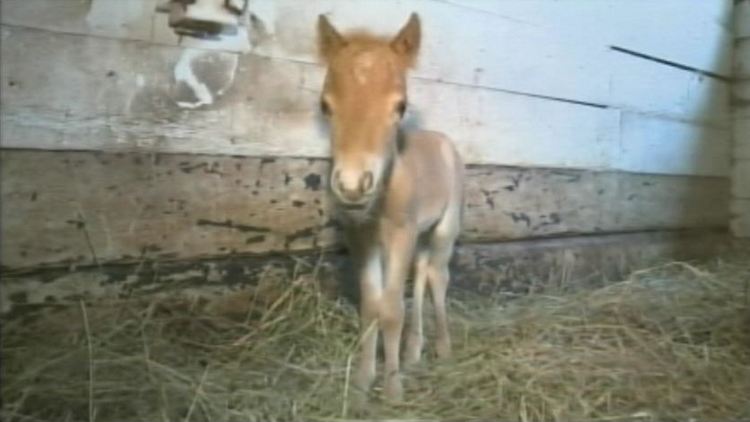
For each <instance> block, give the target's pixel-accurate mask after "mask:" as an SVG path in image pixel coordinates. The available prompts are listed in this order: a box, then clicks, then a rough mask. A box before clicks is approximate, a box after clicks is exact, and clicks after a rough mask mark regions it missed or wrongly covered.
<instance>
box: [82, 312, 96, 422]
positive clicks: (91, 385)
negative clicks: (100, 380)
mask: <svg viewBox="0 0 750 422" xmlns="http://www.w3.org/2000/svg"><path fill="white" fill-rule="evenodd" d="M79 303H80V305H81V314H82V315H83V328H84V330H85V332H86V346H87V348H88V353H89V359H88V360H89V388H88V393H89V422H94V345H93V344H92V342H91V328H89V317H88V314H87V313H86V304H85V303H84V302H83V300H81V301H79Z"/></svg>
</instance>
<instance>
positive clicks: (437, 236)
mask: <svg viewBox="0 0 750 422" xmlns="http://www.w3.org/2000/svg"><path fill="white" fill-rule="evenodd" d="M420 38H421V29H420V23H419V18H418V16H417V15H416V14H412V15H411V18H410V19H409V21H408V23H407V24H406V25H405V26H404V27H403V28H402V29H401V31H400V32H399V33H398V35H396V37H395V38H393V39H392V40H388V39H384V38H380V37H375V36H372V35H368V34H365V33H354V34H349V35H346V36H343V35H341V34H340V33H339V32H338V31H337V30H336V29H335V28H334V27H333V26H332V25H331V23H330V22H329V21H328V19H327V18H326V17H325V16H323V15H320V17H319V21H318V43H319V45H318V47H319V52H320V55H321V57H322V59H323V61H324V62H325V64H326V65H327V67H328V71H327V74H326V79H325V83H324V87H323V93H322V96H321V109H322V112H323V114H325V115H326V116H327V118H328V120H329V123H330V129H331V153H332V158H333V165H332V169H331V176H330V181H331V183H330V185H331V186H330V187H331V192H332V194H333V198H334V202H335V204H336V209H337V211H338V212H339V214H340V217H341V220H342V221H343V223H344V226H345V232H346V240H347V243H348V246H349V250H350V253H351V255H352V258H353V260H354V264H355V268H356V269H357V271H358V274H357V275H358V277H359V280H360V318H361V321H360V324H361V330H362V343H361V344H362V349H361V351H360V357H359V362H358V368H357V370H356V372H355V374H354V383H355V385H356V386H358V387H359V388H361V389H362V390H365V391H366V390H368V389H369V387H370V385H371V384H372V381H373V380H374V378H375V360H376V351H377V342H378V334H379V330H380V331H382V332H383V340H384V350H385V396H386V398H389V399H396V400H397V399H400V397H401V394H402V386H401V378H400V376H399V349H400V342H401V332H402V329H403V326H404V299H403V297H404V283H405V280H406V278H407V276H408V274H409V269H410V266H411V265H414V271H415V273H414V274H415V281H414V306H413V313H412V316H411V318H412V319H411V324H410V331H409V333H408V338H407V342H406V349H405V356H404V359H405V360H406V362H407V363H416V362H417V361H419V359H420V356H421V353H422V344H423V335H422V302H423V297H424V291H425V287H426V286H427V285H429V286H430V290H431V291H432V298H433V301H434V307H435V313H436V320H437V342H436V347H437V353H438V356H439V357H448V356H449V355H450V349H451V345H450V336H449V333H448V324H447V315H446V308H445V295H446V290H447V288H448V281H449V274H448V261H449V259H450V257H451V254H452V252H453V245H454V243H455V240H456V237H457V236H458V233H459V231H460V225H461V217H462V214H463V212H462V210H463V206H462V204H463V173H464V167H463V162H462V161H461V157H460V156H459V154H458V152H457V151H456V149H455V148H454V146H453V144H452V143H451V142H450V140H449V139H448V138H447V137H445V136H444V135H442V134H440V133H437V132H426V131H415V132H412V133H403V132H402V131H401V130H400V128H399V123H400V121H401V119H402V117H403V115H404V112H405V110H406V104H407V101H406V72H407V69H409V68H410V67H412V66H413V65H414V63H415V60H416V56H417V53H418V51H419V45H420Z"/></svg>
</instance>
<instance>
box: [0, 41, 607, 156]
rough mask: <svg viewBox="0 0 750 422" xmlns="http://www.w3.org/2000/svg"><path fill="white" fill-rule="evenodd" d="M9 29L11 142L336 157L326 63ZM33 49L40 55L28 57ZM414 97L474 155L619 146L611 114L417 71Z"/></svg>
mask: <svg viewBox="0 0 750 422" xmlns="http://www.w3.org/2000/svg"><path fill="white" fill-rule="evenodd" d="M9 32H10V35H9V38H8V39H9V42H7V43H3V47H2V48H3V51H2V52H3V56H4V57H8V58H10V59H11V60H9V65H8V66H7V70H6V72H4V73H3V85H13V86H12V87H11V89H8V90H3V92H2V96H3V102H4V110H3V114H2V119H3V121H2V123H3V126H4V127H5V128H6V133H5V134H4V136H3V139H2V144H3V146H5V147H15V148H29V147H33V148H48V149H102V150H133V149H142V148H148V149H149V150H153V151H165V152H194V153H214V154H243V155H294V156H311V157H324V156H327V155H328V151H327V148H328V141H327V140H326V138H327V135H326V132H325V130H324V126H322V125H321V122H320V120H319V119H320V117H319V116H318V115H317V110H318V105H317V104H318V98H319V87H320V86H321V85H322V81H321V79H322V76H323V74H322V70H321V68H320V67H318V66H315V65H308V64H304V63H292V62H288V61H276V60H269V59H265V58H262V57H258V56H256V55H253V54H248V55H241V56H237V55H234V54H231V53H220V52H201V51H198V50H182V49H178V48H173V47H156V46H154V47H149V48H146V49H144V48H143V46H142V45H140V44H137V43H126V42H121V41H115V40H103V39H95V38H84V39H81V38H80V37H76V36H58V35H51V34H48V33H41V32H38V31H33V30H31V31H30V30H19V29H13V30H10V31H9ZM82 40H83V41H85V42H83V43H81V42H80V41H82ZM35 46H36V47H35ZM29 48H34V49H36V50H35V51H39V54H38V55H35V56H34V58H33V59H27V60H20V58H21V57H23V55H24V54H25V51H28V49H29ZM144 50H145V51H144ZM136 57H137V58H139V60H136ZM186 57H187V58H188V59H189V60H188V64H189V65H190V66H192V68H196V69H204V70H200V71H198V72H194V74H196V73H197V74H201V73H200V72H201V71H202V72H204V73H203V74H201V77H202V79H201V80H199V83H198V84H197V85H200V84H203V82H202V81H205V84H206V86H207V90H208V95H209V97H210V98H209V99H210V101H211V103H210V104H204V105H202V106H201V107H200V108H198V109H193V108H191V107H192V106H191V104H194V103H195V102H196V101H197V100H196V99H195V95H194V93H195V92H196V90H197V88H196V87H191V86H189V85H186V84H184V83H176V81H175V79H177V76H178V73H179V72H178V70H180V69H182V67H181V64H182V63H183V60H184V59H185V58H186ZM12 58H19V60H12ZM53 63H54V64H55V66H57V68H55V67H54V66H52V64H53ZM201 66H202V67H201ZM50 68H52V69H59V70H53V71H51V72H49V71H46V70H45V69H50ZM196 78H198V76H196ZM194 85H196V84H195V83H194ZM226 87H229V88H226ZM222 90H224V92H223V93H222V92H221V91H222ZM411 95H412V98H413V104H414V107H411V108H410V114H409V120H410V121H409V122H408V124H420V125H423V126H424V127H432V128H437V129H440V130H442V131H444V132H446V133H448V134H451V135H454V137H456V138H457V142H458V144H459V147H460V148H461V149H462V151H463V152H464V154H465V156H466V159H467V161H469V162H477V163H503V164H509V165H525V164H526V165H529V164H530V165H538V166H552V167H583V168H606V167H607V166H608V164H609V160H610V155H611V152H612V148H613V146H614V145H616V144H617V140H616V138H615V137H616V136H617V131H616V128H617V124H618V121H617V119H618V114H617V112H616V111H612V110H603V109H598V108H594V107H585V106H579V105H575V104H568V103H561V102H554V101H546V100H543V99H539V98H531V97H525V96H518V95H512V94H508V93H504V92H498V91H492V90H482V89H477V88H471V87H463V86H455V85H447V86H442V85H440V84H439V83H437V82H433V81H424V80H419V79H417V80H414V81H413V83H412V86H411ZM73 98H76V100H75V101H73V100H72V99H73ZM79 98H80V100H78V99H79ZM191 101H192V103H191ZM207 101H208V100H206V102H207ZM180 104H186V106H183V107H180ZM540 122H543V124H540Z"/></svg>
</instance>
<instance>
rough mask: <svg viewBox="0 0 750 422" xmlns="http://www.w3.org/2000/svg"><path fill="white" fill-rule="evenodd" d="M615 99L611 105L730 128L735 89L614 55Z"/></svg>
mask: <svg viewBox="0 0 750 422" xmlns="http://www.w3.org/2000/svg"><path fill="white" fill-rule="evenodd" d="M607 62H608V65H609V71H610V72H611V78H612V79H611V80H612V82H611V97H610V98H609V100H608V101H607V104H611V105H613V106H614V107H617V108H620V109H624V110H628V111H635V112H640V113H649V114H657V115H662V116H665V117H669V118H671V119H676V120H683V121H686V122H696V123H699V124H708V125H715V126H718V127H726V126H727V123H728V118H729V115H730V111H729V93H730V89H731V85H730V84H729V83H727V82H725V81H721V80H719V79H716V78H711V77H707V76H705V75H701V74H699V73H697V72H688V71H685V70H683V69H678V68H675V67H670V66H665V65H663V64H661V63H656V62H654V61H649V60H644V59H642V58H639V57H634V56H631V55H627V54H622V53H618V52H616V51H612V52H610V54H609V55H608V56H607Z"/></svg>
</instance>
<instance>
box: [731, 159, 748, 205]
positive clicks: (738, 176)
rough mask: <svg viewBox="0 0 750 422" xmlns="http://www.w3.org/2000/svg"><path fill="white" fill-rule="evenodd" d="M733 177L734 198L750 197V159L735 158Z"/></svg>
mask: <svg viewBox="0 0 750 422" xmlns="http://www.w3.org/2000/svg"><path fill="white" fill-rule="evenodd" d="M731 177H732V198H734V199H750V159H741V158H735V159H734V160H733V163H732V176H731Z"/></svg>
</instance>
